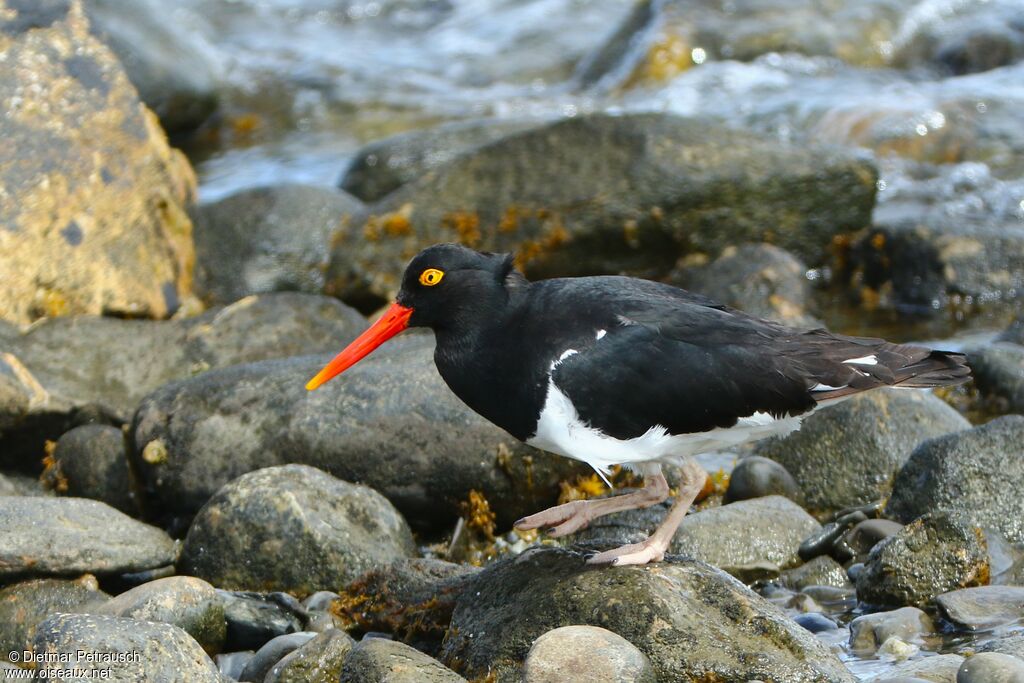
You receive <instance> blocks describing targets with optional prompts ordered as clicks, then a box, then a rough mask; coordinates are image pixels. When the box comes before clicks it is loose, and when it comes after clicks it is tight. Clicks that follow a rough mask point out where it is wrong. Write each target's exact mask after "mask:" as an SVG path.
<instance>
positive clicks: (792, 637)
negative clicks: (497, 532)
mask: <svg viewBox="0 0 1024 683" xmlns="http://www.w3.org/2000/svg"><path fill="white" fill-rule="evenodd" d="M574 624H586V625H591V626H599V627H602V628H605V629H608V630H609V631H612V632H614V633H617V634H618V635H620V636H622V637H623V638H625V639H626V640H628V641H629V642H631V643H633V645H635V646H636V647H638V648H639V649H640V651H641V652H643V653H644V654H645V655H646V656H647V657H648V659H649V660H650V661H651V664H652V665H653V666H654V669H655V671H656V672H657V675H658V678H659V680H660V679H665V680H729V681H732V680H739V681H746V680H751V679H757V680H762V681H765V682H766V683H801V682H804V681H807V682H810V681H815V682H816V683H821V682H824V681H852V680H853V677H852V676H851V675H850V674H849V673H848V672H847V670H846V669H845V667H843V665H842V664H841V663H840V662H839V660H838V659H836V657H835V655H834V654H832V652H831V651H830V650H829V648H828V646H827V645H825V644H824V643H822V642H820V641H819V640H817V639H816V638H815V637H814V636H813V635H812V634H811V633H810V632H809V631H806V630H804V629H803V628H801V627H800V626H798V625H797V624H796V623H794V622H793V621H791V620H790V619H788V618H787V617H786V616H785V615H784V614H783V613H782V611H781V610H780V609H779V608H777V607H775V606H774V605H772V604H770V603H769V602H768V601H766V600H765V599H764V598H762V597H760V596H758V595H756V594H755V593H753V592H752V591H751V590H750V589H748V588H747V587H746V586H744V585H743V584H741V583H740V582H739V581H737V580H736V579H734V578H732V577H731V576H729V575H728V574H726V573H725V572H723V571H720V570H718V569H715V568H714V567H711V566H710V565H707V564H704V563H703V562H698V561H693V560H685V559H681V558H680V559H673V560H672V561H667V562H661V563H658V564H652V565H648V566H645V567H593V566H589V565H587V564H586V563H585V561H584V556H583V554H582V553H578V552H573V551H569V550H564V549H558V548H538V549H532V550H528V551H526V552H525V553H523V554H522V555H520V556H519V557H516V558H514V559H510V560H505V561H501V562H498V563H496V564H493V565H491V566H490V567H487V568H486V569H484V570H483V571H481V572H480V573H479V574H478V575H476V577H475V578H474V579H473V580H472V582H471V583H470V584H469V585H468V586H467V587H466V589H465V590H464V591H463V592H462V593H461V595H460V597H459V599H458V602H457V604H456V607H455V611H454V614H453V617H452V624H451V629H450V630H449V634H448V638H447V639H446V640H445V643H444V647H443V650H442V656H441V659H442V661H446V662H448V663H450V664H452V665H453V666H455V667H456V668H457V669H458V670H459V671H460V672H461V673H463V674H464V675H466V676H467V677H469V678H474V677H480V676H483V675H485V674H487V673H488V672H493V673H494V675H495V676H496V679H497V681H499V682H504V681H517V682H518V681H520V680H521V676H522V672H521V670H520V668H521V666H522V663H523V661H524V660H525V658H526V656H527V653H528V651H529V649H530V647H531V646H532V645H533V643H534V641H536V640H537V638H539V637H540V636H541V635H543V634H544V633H547V632H548V631H550V630H552V629H554V628H558V627H560V626H569V625H574Z"/></svg>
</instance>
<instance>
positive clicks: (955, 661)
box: [889, 655, 964, 683]
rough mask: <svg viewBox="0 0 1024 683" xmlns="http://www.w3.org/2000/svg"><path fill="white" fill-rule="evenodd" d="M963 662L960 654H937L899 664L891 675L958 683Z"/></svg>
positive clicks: (893, 676) (938, 682) (939, 682)
mask: <svg viewBox="0 0 1024 683" xmlns="http://www.w3.org/2000/svg"><path fill="white" fill-rule="evenodd" d="M963 662H964V658H963V657H961V656H960V655H935V656H934V657H924V658H922V659H917V660H910V661H907V662H903V663H902V664H897V665H896V667H895V668H894V669H893V670H892V671H891V672H890V674H889V675H890V676H891V677H892V678H899V677H900V676H905V677H907V678H911V679H914V678H920V679H922V680H925V681H931V682H932V683H956V676H957V671H959V670H960V665H961V664H963Z"/></svg>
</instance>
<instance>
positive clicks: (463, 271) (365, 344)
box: [306, 244, 525, 390]
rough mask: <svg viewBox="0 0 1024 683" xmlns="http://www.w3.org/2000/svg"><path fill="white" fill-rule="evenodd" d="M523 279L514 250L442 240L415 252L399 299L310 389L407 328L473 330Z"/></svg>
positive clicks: (443, 331)
mask: <svg viewBox="0 0 1024 683" xmlns="http://www.w3.org/2000/svg"><path fill="white" fill-rule="evenodd" d="M519 283H525V279H523V278H522V276H520V275H518V274H515V273H514V271H513V266H512V255H511V254H489V253H485V252H479V251H473V250H472V249H467V248H466V247H463V246H460V245H457V244H438V245H435V246H433V247H429V248H427V249H424V250H423V251H421V252H420V253H419V254H417V255H416V256H415V257H414V258H413V260H412V261H411V262H410V263H409V266H408V267H407V268H406V269H405V275H404V276H402V288H401V290H399V292H398V298H397V299H396V301H395V303H393V304H391V307H390V308H389V309H388V310H387V311H385V312H384V315H382V316H381V317H380V319H379V320H378V321H377V322H375V323H374V324H373V325H371V326H370V328H369V329H368V330H366V331H365V332H363V333H362V334H361V335H359V337H358V338H357V339H356V340H355V341H354V342H352V343H351V344H349V345H348V346H347V347H346V348H345V350H344V351H342V352H341V353H339V354H338V355H337V356H336V357H335V358H334V360H332V361H331V362H330V363H328V364H327V365H326V366H325V367H324V369H323V370H321V371H320V372H319V373H318V374H317V375H316V377H314V378H313V379H311V380H310V381H309V383H307V384H306V388H307V389H310V390H312V389H316V388H317V387H318V386H320V385H321V384H323V383H324V382H326V381H327V380H329V379H331V378H332V377H334V376H336V375H339V374H341V373H342V372H344V371H345V370H347V369H348V368H350V367H352V366H353V365H355V364H356V363H358V362H359V360H360V359H362V358H364V357H366V355H367V354H369V353H370V352H371V351H373V350H374V349H375V348H377V347H378V346H380V345H381V344H383V343H384V342H386V341H387V340H388V339H390V338H391V337H393V336H395V335H396V334H398V333H399V332H401V331H402V330H404V329H405V328H406V327H409V326H415V327H429V328H431V329H433V330H434V332H436V333H437V334H438V335H439V340H440V338H441V337H440V335H453V334H473V333H474V332H476V331H479V330H480V329H481V328H482V327H483V326H484V325H486V324H487V322H488V321H489V320H492V319H494V318H496V317H497V316H498V315H500V312H501V310H502V308H503V307H504V306H505V304H506V303H507V302H508V297H509V288H510V287H514V286H515V285H517V284H519Z"/></svg>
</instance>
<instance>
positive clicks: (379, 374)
mask: <svg viewBox="0 0 1024 683" xmlns="http://www.w3.org/2000/svg"><path fill="white" fill-rule="evenodd" d="M432 353H433V340H432V339H431V338H430V337H429V336H423V335H411V336H409V337H407V338H406V339H404V340H401V339H399V340H394V341H392V342H391V343H390V344H389V345H388V346H386V347H383V348H381V349H379V350H378V351H377V352H376V353H375V354H374V355H373V356H372V357H371V358H367V359H366V360H365V361H363V362H362V363H360V364H359V365H357V366H355V367H353V368H352V369H351V370H349V371H347V372H346V373H345V375H344V377H341V378H338V379H336V380H335V381H333V382H329V383H328V384H326V385H324V386H323V387H321V388H320V389H317V390H316V391H314V392H308V391H306V389H305V388H304V384H305V382H306V381H307V380H308V379H309V378H310V377H312V376H313V375H314V374H316V372H317V371H319V370H320V368H321V367H323V365H324V363H326V362H327V361H328V360H329V359H330V357H331V356H317V357H301V358H292V359H288V360H283V361H277V362H271V363H264V364H253V365H244V366H237V367H234V368H227V369H224V370H219V371H213V372H208V373H206V374H204V375H203V376H201V377H197V378H195V379H192V380H188V381H186V382H181V383H179V384H176V385H171V386H167V387H164V388H162V389H160V390H159V391H157V392H154V393H153V394H151V395H150V396H149V397H147V398H146V400H145V401H144V402H143V404H142V405H141V406H140V408H139V411H138V413H137V414H136V416H135V423H134V428H133V430H132V440H133V442H134V447H135V449H136V452H138V453H142V454H143V457H142V459H141V462H139V467H140V470H141V472H142V476H143V480H144V482H145V485H146V486H147V487H148V491H149V494H150V496H151V497H152V498H153V499H155V500H157V501H159V504H160V505H161V506H163V508H164V509H165V510H167V511H169V512H172V513H180V514H185V515H190V514H192V513H194V511H195V510H197V509H198V508H199V507H201V506H202V505H203V503H204V502H205V501H206V500H207V498H209V497H210V496H211V495H212V494H213V492H214V491H216V489H217V488H218V487H220V486H221V485H223V484H225V483H227V482H228V481H230V480H231V479H234V478H235V477H238V476H240V475H242V474H244V473H245V472H248V471H251V470H254V469H258V468H260V467H266V466H270V465H277V464H279V463H280V462H282V461H292V462H301V463H304V464H307V465H312V466H315V467H318V468H320V469H322V470H324V471H326V472H329V473H331V474H332V475H334V476H336V477H338V478H340V479H344V480H345V481H351V482H356V483H361V484H365V485H367V486H370V487H372V488H374V489H376V490H377V491H380V492H381V493H383V494H384V495H385V496H386V497H387V498H388V499H389V500H390V501H391V502H392V503H393V504H394V505H395V506H396V507H397V508H398V509H399V510H400V511H401V512H402V513H403V514H404V515H405V516H406V518H407V519H410V520H415V521H416V522H417V523H418V524H419V525H422V526H428V527H430V526H433V527H437V526H438V525H443V526H447V525H449V524H452V523H454V521H455V518H456V517H457V515H458V514H459V503H460V502H462V501H464V500H466V499H467V497H468V496H469V492H470V491H471V490H477V491H480V492H482V493H483V494H484V496H485V497H486V498H487V500H488V501H490V503H491V505H492V509H493V510H494V511H495V512H496V513H497V514H498V515H499V518H498V523H499V524H500V525H511V523H512V522H513V521H515V520H516V519H518V518H519V517H522V516H523V515H525V514H529V513H532V512H536V511H537V510H540V509H542V508H543V507H545V506H547V505H551V504H553V503H554V502H555V500H556V498H557V495H558V491H559V489H558V481H559V480H561V479H564V478H569V477H570V476H571V475H572V474H573V473H577V472H582V471H583V469H582V467H580V466H579V465H578V464H576V463H572V462H570V461H568V459H566V458H559V457H557V456H553V455H549V454H545V453H541V452H540V451H536V450H534V449H532V448H529V447H526V446H524V445H522V444H519V443H518V442H516V441H515V439H513V438H512V437H511V436H509V435H508V434H506V433H505V432H504V431H502V430H501V429H499V428H497V427H495V426H494V425H491V424H490V423H488V422H486V421H485V420H484V419H483V418H481V417H479V416H477V415H476V414H475V413H473V412H472V411H470V410H469V408H467V407H466V406H465V405H464V404H463V403H462V402H461V401H459V400H458V399H457V398H456V397H455V396H454V395H453V394H452V393H451V392H450V390H449V389H448V388H447V386H445V384H444V382H443V380H442V379H441V378H440V376H438V374H437V370H436V369H435V368H434V364H433V360H432ZM153 443H159V444H161V447H162V448H163V449H165V451H166V457H165V458H163V459H162V460H161V461H160V462H156V463H151V462H149V461H147V460H146V457H145V452H146V449H147V448H154V446H151V445H150V444H153ZM331 588H337V586H333V587H331Z"/></svg>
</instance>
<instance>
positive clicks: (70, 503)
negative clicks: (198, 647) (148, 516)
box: [0, 496, 178, 580]
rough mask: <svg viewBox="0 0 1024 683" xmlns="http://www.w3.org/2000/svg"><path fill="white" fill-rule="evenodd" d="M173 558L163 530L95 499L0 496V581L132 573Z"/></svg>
mask: <svg viewBox="0 0 1024 683" xmlns="http://www.w3.org/2000/svg"><path fill="white" fill-rule="evenodd" d="M177 555H178V547H177V544H176V543H175V542H174V541H173V540H172V539H171V537H170V536H168V535H167V534H166V533H165V532H164V531H163V530H161V529H157V528H156V527H153V526H149V525H148V524H143V523H142V522H139V521H136V520H134V519H132V518H131V517H128V516H127V515H125V514H124V513H121V512H118V511H117V510H115V509H114V508H112V507H110V506H109V505H106V504H104V503H100V502H99V501H95V500H88V499H85V498H25V497H13V496H6V497H0V580H2V579H5V578H8V579H9V578H12V577H22V576H26V577H27V576H47V575H60V576H69V575H78V574H83V573H86V572H88V573H91V574H120V573H124V572H136V571H142V570H145V569H154V568H157V567H164V566H166V565H169V564H174V561H175V560H176V559H177Z"/></svg>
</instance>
